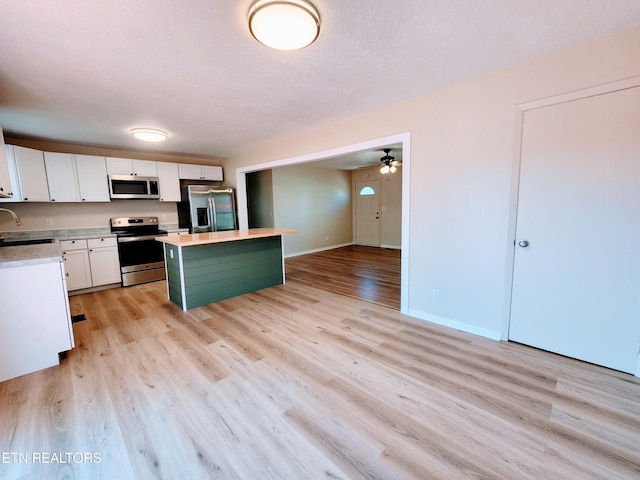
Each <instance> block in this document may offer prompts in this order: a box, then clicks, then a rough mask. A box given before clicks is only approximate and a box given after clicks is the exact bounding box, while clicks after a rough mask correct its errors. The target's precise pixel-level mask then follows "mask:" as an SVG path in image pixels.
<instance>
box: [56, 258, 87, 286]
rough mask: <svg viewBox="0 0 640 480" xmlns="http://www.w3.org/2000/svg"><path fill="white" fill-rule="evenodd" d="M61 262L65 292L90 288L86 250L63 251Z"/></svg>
mask: <svg viewBox="0 0 640 480" xmlns="http://www.w3.org/2000/svg"><path fill="white" fill-rule="evenodd" d="M62 260H63V261H64V270H65V275H66V277H67V290H69V291H72V290H79V289H81V288H89V287H90V286H91V269H90V267H89V252H87V250H86V249H81V250H66V251H63V252H62Z"/></svg>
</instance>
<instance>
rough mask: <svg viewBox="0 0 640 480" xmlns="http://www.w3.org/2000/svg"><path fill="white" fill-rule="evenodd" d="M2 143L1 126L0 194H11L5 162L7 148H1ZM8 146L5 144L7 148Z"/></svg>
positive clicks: (0, 129)
mask: <svg viewBox="0 0 640 480" xmlns="http://www.w3.org/2000/svg"><path fill="white" fill-rule="evenodd" d="M3 145H4V136H3V134H2V128H0V196H2V197H4V196H5V195H9V196H11V195H12V193H13V189H12V188H11V180H10V178H9V165H8V163H7V150H6V149H5V148H2V146H3ZM8 148H10V147H9V145H7V149H8Z"/></svg>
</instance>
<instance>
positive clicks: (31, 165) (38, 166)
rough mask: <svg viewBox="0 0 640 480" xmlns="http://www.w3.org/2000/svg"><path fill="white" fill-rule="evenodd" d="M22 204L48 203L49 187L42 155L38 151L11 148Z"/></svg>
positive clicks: (16, 147)
mask: <svg viewBox="0 0 640 480" xmlns="http://www.w3.org/2000/svg"><path fill="white" fill-rule="evenodd" d="M13 155H14V159H15V162H16V169H17V172H18V179H19V182H20V193H21V198H20V201H22V202H48V201H49V185H48V183H47V171H46V169H45V167H44V155H43V154H42V152H41V151H40V150H34V149H33V148H25V147H18V146H15V147H13Z"/></svg>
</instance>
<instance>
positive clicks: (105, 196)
mask: <svg viewBox="0 0 640 480" xmlns="http://www.w3.org/2000/svg"><path fill="white" fill-rule="evenodd" d="M75 157H76V170H77V172H78V190H79V192H80V201H82V202H109V201H110V198H109V182H108V181H107V165H106V161H105V158H104V157H95V156H93V155H76V156H75Z"/></svg>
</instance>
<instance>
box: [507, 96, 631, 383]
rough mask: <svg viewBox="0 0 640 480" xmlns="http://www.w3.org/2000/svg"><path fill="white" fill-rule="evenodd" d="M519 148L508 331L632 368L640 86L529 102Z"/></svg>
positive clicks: (515, 337)
mask: <svg viewBox="0 0 640 480" xmlns="http://www.w3.org/2000/svg"><path fill="white" fill-rule="evenodd" d="M521 155H522V157H521V173H520V190H519V200H518V220H517V236H516V249H515V259H514V277H513V293H512V305H511V321H510V329H509V339H510V340H514V341H518V342H521V343H525V344H528V345H532V346H534V347H538V348H541V349H544V350H548V351H551V352H556V353H559V354H562V355H566V356H569V357H573V358H578V359H581V360H585V361H588V362H591V363H595V364H598V365H603V366H606V367H609V368H613V369H616V370H621V371H624V372H629V373H637V368H638V367H637V360H638V349H639V346H640V301H639V298H640V247H639V240H640V88H631V89H627V90H620V91H617V92H613V93H608V94H603V95H598V96H594V97H589V98H583V99H580V100H575V101H571V102H566V103H561V104H557V105H552V106H548V107H544V108H539V109H535V110H530V111H527V112H525V115H524V128H523V134H522V154H521ZM521 242H522V243H521ZM525 242H528V245H527V243H525Z"/></svg>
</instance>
